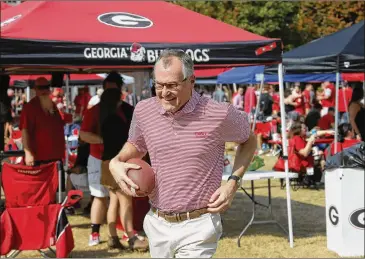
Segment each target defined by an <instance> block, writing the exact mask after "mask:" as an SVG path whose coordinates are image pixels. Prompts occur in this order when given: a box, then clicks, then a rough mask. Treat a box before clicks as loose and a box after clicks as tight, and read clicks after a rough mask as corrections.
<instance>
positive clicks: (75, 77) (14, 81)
mask: <svg viewBox="0 0 365 259" xmlns="http://www.w3.org/2000/svg"><path fill="white" fill-rule="evenodd" d="M38 77H45V78H46V79H47V80H49V81H50V80H51V78H52V76H51V75H12V76H11V77H10V83H9V85H11V86H14V85H20V86H27V85H26V84H28V83H31V82H33V81H35V80H36V79H37V78H38ZM103 80H104V78H103V77H101V76H99V75H97V74H71V75H70V82H69V84H70V85H100V84H102V82H103ZM24 83H25V84H24Z"/></svg>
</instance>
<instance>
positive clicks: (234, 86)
mask: <svg viewBox="0 0 365 259" xmlns="http://www.w3.org/2000/svg"><path fill="white" fill-rule="evenodd" d="M233 92H237V85H236V84H235V83H234V84H233Z"/></svg>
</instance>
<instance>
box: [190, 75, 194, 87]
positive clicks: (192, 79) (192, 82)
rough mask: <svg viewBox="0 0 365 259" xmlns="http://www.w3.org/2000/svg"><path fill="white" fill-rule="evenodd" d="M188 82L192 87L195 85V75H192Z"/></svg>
mask: <svg viewBox="0 0 365 259" xmlns="http://www.w3.org/2000/svg"><path fill="white" fill-rule="evenodd" d="M189 80H190V83H191V84H192V85H195V81H196V78H195V75H192V76H191V77H190V79H189Z"/></svg>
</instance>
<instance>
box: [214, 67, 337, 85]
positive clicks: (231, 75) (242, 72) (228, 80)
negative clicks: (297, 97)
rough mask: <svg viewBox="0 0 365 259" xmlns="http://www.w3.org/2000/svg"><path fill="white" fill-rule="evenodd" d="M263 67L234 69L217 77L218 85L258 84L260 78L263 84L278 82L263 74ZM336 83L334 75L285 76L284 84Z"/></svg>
mask: <svg viewBox="0 0 365 259" xmlns="http://www.w3.org/2000/svg"><path fill="white" fill-rule="evenodd" d="M264 70H265V67H264V66H252V67H236V68H232V69H231V70H229V71H227V72H224V73H221V74H219V75H218V78H217V83H219V84H259V83H260V82H261V79H262V76H264V82H278V81H279V79H278V76H277V75H270V74H264ZM324 81H336V74H335V73H331V74H322V73H321V74H286V75H284V82H324Z"/></svg>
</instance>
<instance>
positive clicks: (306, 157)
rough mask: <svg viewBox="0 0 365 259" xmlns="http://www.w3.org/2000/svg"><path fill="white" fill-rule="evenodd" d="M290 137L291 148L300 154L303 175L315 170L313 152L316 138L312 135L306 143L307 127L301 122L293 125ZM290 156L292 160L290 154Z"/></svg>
mask: <svg viewBox="0 0 365 259" xmlns="http://www.w3.org/2000/svg"><path fill="white" fill-rule="evenodd" d="M289 136H290V140H289V146H290V147H292V148H293V151H294V152H295V153H296V154H298V156H299V158H300V162H301V168H302V170H303V172H302V173H305V171H306V169H307V168H313V166H314V159H313V156H312V155H311V152H312V147H313V144H314V141H315V138H316V136H315V135H311V136H310V138H309V139H308V141H306V136H307V127H306V126H305V125H304V124H303V123H301V122H295V123H293V125H292V126H291V128H290V131H289ZM288 155H289V159H290V154H288Z"/></svg>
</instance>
